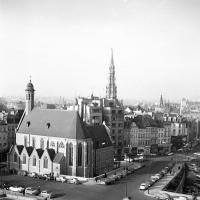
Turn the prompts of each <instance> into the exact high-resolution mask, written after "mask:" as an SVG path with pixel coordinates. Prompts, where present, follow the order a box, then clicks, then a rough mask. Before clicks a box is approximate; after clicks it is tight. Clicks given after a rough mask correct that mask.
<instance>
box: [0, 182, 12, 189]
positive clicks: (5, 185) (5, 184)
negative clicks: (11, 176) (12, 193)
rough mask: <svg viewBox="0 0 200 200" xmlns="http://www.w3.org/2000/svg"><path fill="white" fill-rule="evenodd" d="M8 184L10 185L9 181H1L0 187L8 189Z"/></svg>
mask: <svg viewBox="0 0 200 200" xmlns="http://www.w3.org/2000/svg"><path fill="white" fill-rule="evenodd" d="M10 186H11V185H10V184H9V183H6V182H5V183H2V184H1V186H0V188H1V189H6V190H9V188H10Z"/></svg>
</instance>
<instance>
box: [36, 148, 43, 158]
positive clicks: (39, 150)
mask: <svg viewBox="0 0 200 200" xmlns="http://www.w3.org/2000/svg"><path fill="white" fill-rule="evenodd" d="M36 151H37V154H38V156H39V158H41V157H42V154H43V153H44V150H43V149H36Z"/></svg>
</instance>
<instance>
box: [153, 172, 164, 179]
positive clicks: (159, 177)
mask: <svg viewBox="0 0 200 200" xmlns="http://www.w3.org/2000/svg"><path fill="white" fill-rule="evenodd" d="M154 176H155V177H157V178H158V180H159V179H161V178H162V175H161V174H159V173H158V174H155V175H154Z"/></svg>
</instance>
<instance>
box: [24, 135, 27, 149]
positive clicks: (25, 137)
mask: <svg viewBox="0 0 200 200" xmlns="http://www.w3.org/2000/svg"><path fill="white" fill-rule="evenodd" d="M24 146H25V147H27V136H24Z"/></svg>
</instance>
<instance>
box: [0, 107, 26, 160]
mask: <svg viewBox="0 0 200 200" xmlns="http://www.w3.org/2000/svg"><path fill="white" fill-rule="evenodd" d="M23 112H24V111H23V110H13V109H12V110H9V112H7V113H4V114H3V115H4V117H3V120H1V121H0V133H1V134H0V152H2V153H3V155H2V157H3V158H4V159H5V158H6V153H7V152H8V151H9V149H10V147H11V146H12V145H14V144H15V140H16V135H15V130H16V128H17V126H18V123H19V121H20V118H21V116H22V114H23Z"/></svg>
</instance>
